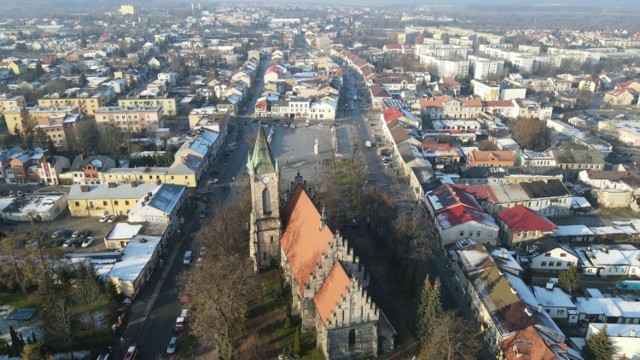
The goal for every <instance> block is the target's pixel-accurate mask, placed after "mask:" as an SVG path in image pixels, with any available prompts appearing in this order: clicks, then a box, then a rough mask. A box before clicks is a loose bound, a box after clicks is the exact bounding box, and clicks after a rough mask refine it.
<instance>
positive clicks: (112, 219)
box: [107, 215, 118, 223]
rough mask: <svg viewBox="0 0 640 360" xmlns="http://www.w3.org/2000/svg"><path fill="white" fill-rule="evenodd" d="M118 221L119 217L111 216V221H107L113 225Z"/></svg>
mask: <svg viewBox="0 0 640 360" xmlns="http://www.w3.org/2000/svg"><path fill="white" fill-rule="evenodd" d="M117 220H118V216H117V215H111V216H109V219H107V222H110V223H112V222H115V221H117Z"/></svg>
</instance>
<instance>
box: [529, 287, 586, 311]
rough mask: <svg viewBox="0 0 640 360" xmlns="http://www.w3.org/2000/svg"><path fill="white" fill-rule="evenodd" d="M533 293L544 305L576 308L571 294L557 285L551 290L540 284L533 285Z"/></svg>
mask: <svg viewBox="0 0 640 360" xmlns="http://www.w3.org/2000/svg"><path fill="white" fill-rule="evenodd" d="M533 294H534V295H535V297H536V300H538V302H539V303H540V305H542V306H546V307H561V308H567V309H575V308H576V305H575V304H574V303H573V301H572V300H571V296H570V295H569V294H567V293H566V292H564V291H563V290H562V289H560V288H557V287H554V288H553V289H551V290H549V289H546V288H543V287H540V286H533Z"/></svg>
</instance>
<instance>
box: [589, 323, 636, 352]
mask: <svg viewBox="0 0 640 360" xmlns="http://www.w3.org/2000/svg"><path fill="white" fill-rule="evenodd" d="M605 325H606V326H607V335H609V341H611V345H613V349H614V355H613V358H614V359H619V358H621V357H622V356H623V355H624V356H626V358H627V359H629V360H640V340H638V337H640V325H635V324H633V325H632V324H597V323H591V324H589V328H588V329H587V337H586V340H589V339H590V338H591V337H592V336H593V335H595V334H598V333H600V331H602V329H603V328H604V326H605Z"/></svg>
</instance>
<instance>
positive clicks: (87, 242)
mask: <svg viewBox="0 0 640 360" xmlns="http://www.w3.org/2000/svg"><path fill="white" fill-rule="evenodd" d="M91 244H93V238H92V237H88V238H86V239H84V241H83V242H82V247H83V248H86V247H89V246H91Z"/></svg>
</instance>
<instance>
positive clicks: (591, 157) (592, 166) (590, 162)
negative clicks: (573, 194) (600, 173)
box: [551, 149, 604, 179]
mask: <svg viewBox="0 0 640 360" xmlns="http://www.w3.org/2000/svg"><path fill="white" fill-rule="evenodd" d="M551 156H553V159H554V160H555V162H556V165H557V166H558V167H559V168H560V169H561V170H562V172H563V173H564V174H565V176H566V177H567V178H568V179H575V178H576V177H577V176H578V173H579V172H580V171H582V170H603V169H604V158H603V156H602V153H601V152H600V151H597V150H574V149H569V150H551Z"/></svg>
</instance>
